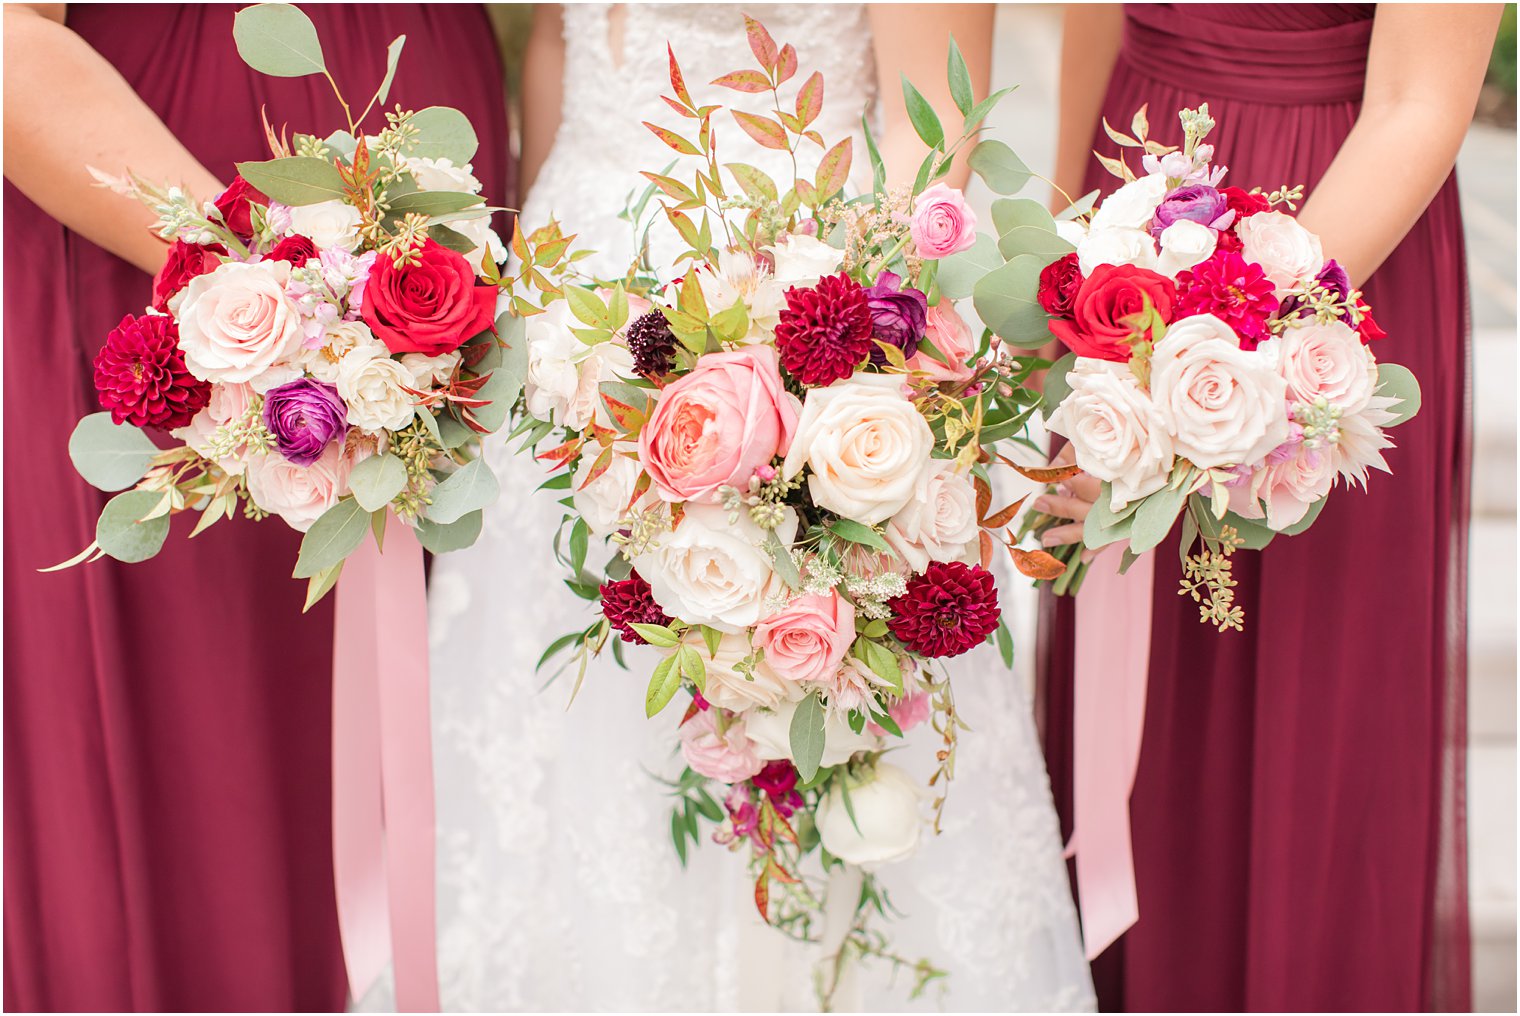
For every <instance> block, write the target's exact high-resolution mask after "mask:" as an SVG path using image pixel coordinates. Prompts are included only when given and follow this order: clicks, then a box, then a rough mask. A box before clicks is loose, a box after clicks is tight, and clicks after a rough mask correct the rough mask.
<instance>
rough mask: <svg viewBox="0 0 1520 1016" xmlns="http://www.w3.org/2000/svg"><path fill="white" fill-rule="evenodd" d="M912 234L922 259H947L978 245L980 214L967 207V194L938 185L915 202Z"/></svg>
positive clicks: (944, 185) (910, 229)
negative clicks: (978, 220) (978, 216)
mask: <svg viewBox="0 0 1520 1016" xmlns="http://www.w3.org/2000/svg"><path fill="white" fill-rule="evenodd" d="M908 234H909V235H910V236H911V237H912V238H913V246H914V247H916V248H918V256H919V257H922V258H929V259H936V258H947V257H949V256H950V255H951V254H958V253H960V252H961V251H963V250H969V249H970V248H971V246H972V244H974V243H976V213H975V212H973V211H972V210H971V209H970V208H968V207H967V206H966V197H965V195H964V194H962V193H961V192H960V191H958V190H956V189H955V188H954V187H951V186H948V185H947V184H943V183H937V184H935V185H934V186H933V187H929V188H927V189H925V190H924V192H923V193H921V194H919V196H918V197H917V198H916V199H915V200H914V202H913V218H912V219H911V220H909V222H908Z"/></svg>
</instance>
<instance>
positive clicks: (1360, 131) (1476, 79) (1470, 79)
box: [1261, 4, 1502, 285]
mask: <svg viewBox="0 0 1520 1016" xmlns="http://www.w3.org/2000/svg"><path fill="white" fill-rule="evenodd" d="M1501 9H1502V8H1501V6H1500V5H1499V4H1380V5H1379V6H1378V9H1377V15H1376V18H1375V20H1374V21H1373V26H1372V47H1371V50H1370V51H1369V53H1368V58H1367V83H1366V87H1365V91H1364V93H1363V99H1362V111H1361V114H1360V115H1359V116H1358V117H1357V121H1356V126H1355V127H1353V128H1352V130H1351V133H1350V135H1348V136H1347V138H1346V141H1345V144H1343V145H1342V146H1341V150H1340V151H1339V152H1338V153H1337V154H1336V156H1335V161H1334V162H1332V163H1331V164H1330V168H1329V169H1328V170H1326V172H1325V175H1324V178H1323V179H1321V180H1320V182H1319V186H1317V187H1316V188H1315V189H1314V193H1313V194H1311V195H1310V197H1309V201H1308V203H1307V204H1305V205H1304V207H1303V212H1302V214H1301V215H1300V216H1299V221H1300V222H1302V223H1303V225H1304V227H1305V228H1306V229H1309V230H1312V231H1313V232H1315V233H1318V234H1319V236H1320V240H1321V241H1322V242H1323V244H1324V248H1325V251H1326V252H1327V254H1328V255H1329V256H1331V257H1334V258H1335V259H1336V260H1337V261H1338V262H1340V263H1341V265H1342V266H1344V267H1345V269H1346V271H1347V273H1348V274H1349V275H1350V276H1351V282H1352V284H1353V285H1361V284H1362V283H1363V282H1365V281H1366V279H1367V277H1368V276H1369V275H1371V274H1372V273H1373V272H1374V271H1376V270H1377V267H1378V266H1379V265H1381V264H1382V263H1383V261H1384V260H1385V259H1386V258H1387V257H1388V255H1389V254H1391V253H1393V250H1394V248H1395V247H1397V246H1398V245H1399V242H1400V241H1401V240H1402V239H1403V238H1404V234H1405V233H1407V232H1409V229H1410V227H1412V226H1413V225H1414V224H1415V222H1416V221H1418V220H1419V218H1420V216H1421V215H1422V214H1424V211H1425V206H1426V205H1428V204H1429V203H1430V200H1431V198H1433V197H1435V194H1436V192H1437V191H1438V190H1440V188H1441V184H1442V183H1444V182H1445V180H1446V177H1447V175H1448V174H1449V173H1450V172H1451V167H1452V165H1453V164H1454V163H1455V162H1456V158H1457V150H1458V149H1459V148H1460V147H1461V146H1462V138H1463V137H1464V136H1465V135H1466V134H1467V127H1468V124H1469V123H1471V121H1472V114H1473V107H1474V106H1475V105H1476V104H1477V101H1478V90H1479V88H1480V87H1481V86H1482V84H1483V73H1484V69H1485V68H1486V67H1487V66H1488V55H1489V51H1490V50H1491V49H1492V47H1493V43H1494V33H1495V31H1496V30H1497V27H1498V24H1499V13H1500V10H1501ZM1390 169H1392V171H1390ZM1261 183H1262V185H1263V186H1270V185H1271V184H1272V183H1273V182H1272V181H1261ZM1369 209H1374V210H1375V214H1368V210H1369Z"/></svg>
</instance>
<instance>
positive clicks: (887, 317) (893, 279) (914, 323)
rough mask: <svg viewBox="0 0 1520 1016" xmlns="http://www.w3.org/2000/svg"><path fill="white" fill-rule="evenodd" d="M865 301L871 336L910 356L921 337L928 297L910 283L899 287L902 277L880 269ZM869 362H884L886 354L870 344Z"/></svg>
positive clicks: (881, 363) (926, 317)
mask: <svg viewBox="0 0 1520 1016" xmlns="http://www.w3.org/2000/svg"><path fill="white" fill-rule="evenodd" d="M866 303H867V305H868V306H870V308H871V324H872V327H873V328H874V329H875V333H874V334H875V337H876V338H878V339H880V340H881V341H882V342H885V343H887V344H888V345H892V346H896V347H897V348H898V349H901V350H902V351H903V355H904V356H909V355H911V354H912V353H913V351H914V350H916V349H917V348H918V343H919V340H920V339H922V338H923V337H924V325H925V324H926V323H927V321H928V319H929V298H928V297H927V296H925V295H924V294H923V293H920V292H919V291H918V290H916V289H914V288H913V287H912V286H908V287H906V288H903V287H902V279H900V278H899V277H898V276H897V275H896V274H894V273H892V272H886V271H884V272H882V273H881V274H880V275H878V276H877V277H876V285H874V286H872V287H871V288H870V289H868V290H866ZM871 362H872V363H874V364H876V366H878V367H880V366H881V365H883V364H884V363H886V362H887V354H886V353H883V352H882V351H881V347H880V346H878V345H875V344H874V343H873V344H872V346H871Z"/></svg>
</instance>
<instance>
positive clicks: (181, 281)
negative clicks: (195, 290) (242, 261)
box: [153, 240, 227, 311]
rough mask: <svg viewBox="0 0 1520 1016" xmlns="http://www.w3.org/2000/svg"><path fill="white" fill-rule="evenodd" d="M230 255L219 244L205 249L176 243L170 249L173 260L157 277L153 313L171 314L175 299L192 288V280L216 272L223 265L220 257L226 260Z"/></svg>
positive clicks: (159, 271) (190, 244) (154, 281)
mask: <svg viewBox="0 0 1520 1016" xmlns="http://www.w3.org/2000/svg"><path fill="white" fill-rule="evenodd" d="M226 254H227V248H226V247H223V246H222V245H221V244H219V243H213V244H207V245H206V246H204V247H203V246H201V245H200V244H195V243H186V242H185V241H183V240H175V241H174V246H172V247H170V248H169V259H168V260H167V261H165V262H164V266H163V267H162V268H160V269H159V270H158V274H157V275H155V276H154V277H153V309H154V310H157V311H167V310H168V309H169V298H170V297H171V296H173V295H174V294H175V293H178V292H179V291H180V290H181V289H184V288H185V286H187V285H189V283H190V280H191V279H193V278H195V277H196V276H197V275H206V274H208V273H210V272H213V271H215V270H216V268H217V266H218V265H220V264H221V263H222V262H221V257H219V256H218V255H220V256H222V257H224V256H226Z"/></svg>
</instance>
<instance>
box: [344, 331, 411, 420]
mask: <svg viewBox="0 0 1520 1016" xmlns="http://www.w3.org/2000/svg"><path fill="white" fill-rule="evenodd" d="M382 350H383V347H382ZM335 383H336V384H337V386H338V396H339V397H340V398H341V399H342V400H343V402H344V404H345V405H347V406H348V422H349V423H351V424H353V425H354V426H355V427H358V428H359V429H360V430H363V431H366V432H368V433H371V434H374V433H378V432H380V431H386V430H400V429H401V428H402V427H405V426H406V425H407V424H409V423H411V422H412V418H413V417H414V416H415V415H416V412H417V409H416V400H415V399H414V398H413V397H412V396H411V395H408V394H407V393H406V391H405V389H406V388H410V387H413V386H414V384H415V379H414V378H413V377H412V374H411V372H410V371H408V370H407V369H406V368H405V367H404V366H402V364H401V363H400V361H397V360H392V359H391V358H390V354H389V352H387V351H376V350H375V349H374V348H372V347H369V346H361V347H360V348H358V349H355V350H352V351H351V352H349V353H346V354H344V357H343V359H341V360H339V361H338V376H337V379H336V381H335Z"/></svg>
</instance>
